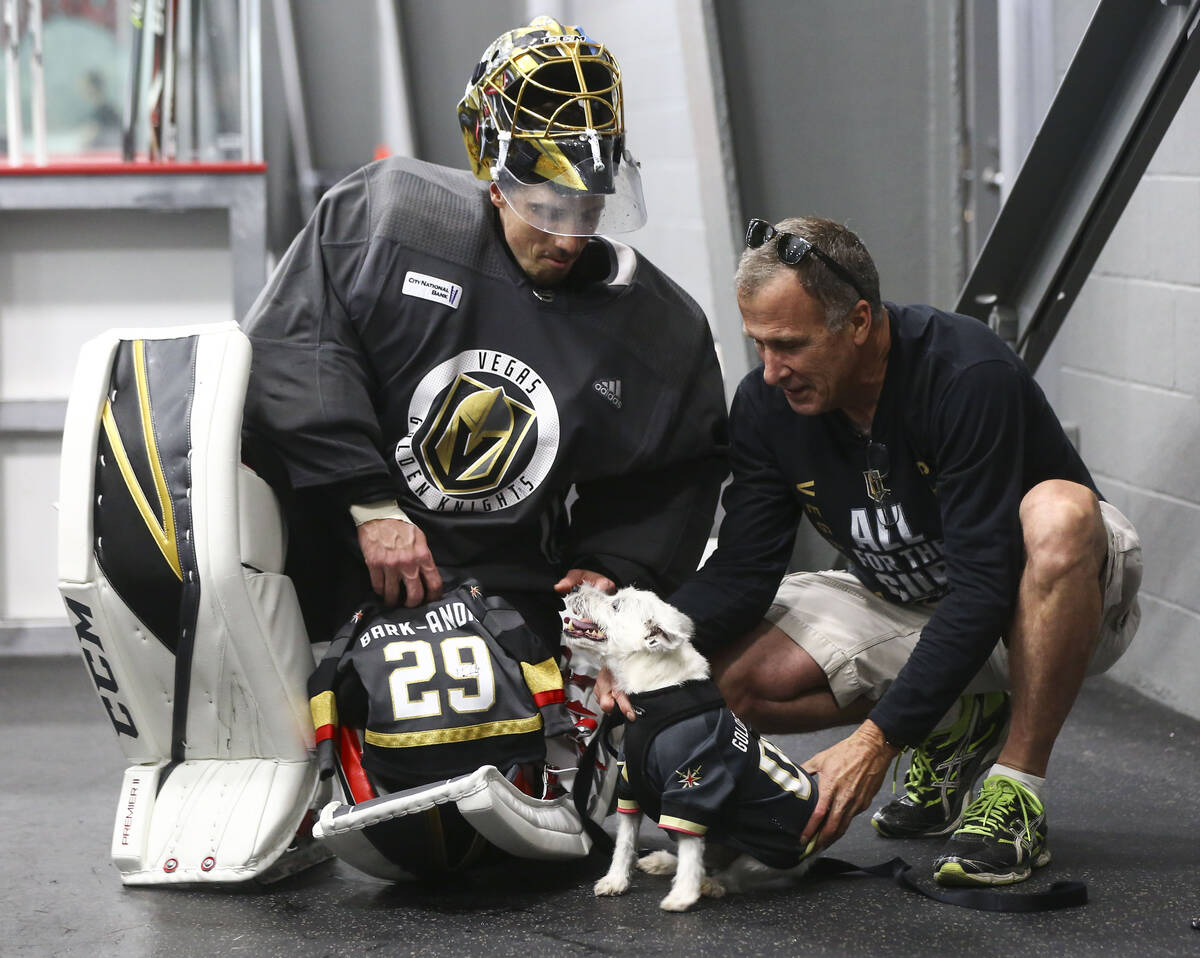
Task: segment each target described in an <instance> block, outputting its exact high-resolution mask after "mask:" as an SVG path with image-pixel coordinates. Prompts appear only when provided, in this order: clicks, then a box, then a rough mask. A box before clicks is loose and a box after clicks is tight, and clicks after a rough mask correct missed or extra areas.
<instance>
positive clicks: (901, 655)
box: [766, 502, 1142, 706]
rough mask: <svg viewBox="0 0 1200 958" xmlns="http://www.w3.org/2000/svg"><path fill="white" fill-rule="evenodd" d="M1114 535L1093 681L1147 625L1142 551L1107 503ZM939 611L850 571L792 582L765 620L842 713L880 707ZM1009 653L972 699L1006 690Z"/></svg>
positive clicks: (984, 676) (985, 671)
mask: <svg viewBox="0 0 1200 958" xmlns="http://www.w3.org/2000/svg"><path fill="white" fill-rule="evenodd" d="M1100 512H1101V515H1102V517H1103V519H1104V527H1105V529H1106V530H1107V531H1108V559H1107V562H1106V563H1105V568H1104V582H1103V585H1104V608H1103V613H1102V615H1103V619H1102V621H1101V626H1100V638H1099V640H1098V641H1097V643H1096V648H1095V650H1094V651H1093V653H1092V660H1091V662H1090V663H1089V665H1088V675H1098V674H1099V673H1101V672H1104V671H1107V670H1108V669H1109V668H1110V667H1111V666H1112V664H1113V663H1114V662H1116V661H1117V659H1119V658H1120V657H1121V656H1122V655H1123V654H1124V653H1125V650H1126V649H1127V648H1128V647H1129V643H1130V641H1131V640H1132V639H1133V634H1134V632H1136V631H1137V627H1138V622H1139V621H1140V620H1141V610H1140V609H1139V608H1138V601H1137V592H1138V587H1139V586H1140V585H1141V582H1142V545H1141V540H1139V539H1138V535H1137V531H1136V530H1135V529H1134V528H1133V525H1132V524H1131V523H1130V522H1129V520H1128V519H1126V518H1125V517H1124V516H1123V515H1122V514H1121V512H1120V510H1119V509H1117V508H1116V507H1115V506H1113V505H1112V504H1110V503H1108V502H1101V503H1100ZM935 608H936V606H934V605H899V604H897V603H894V602H888V601H887V600H885V599H881V598H879V596H877V595H875V594H874V593H873V592H871V591H870V590H869V589H868V588H867V587H866V586H864V585H863V584H862V583H861V582H859V580H858V579H856V578H855V577H854V576H853V575H851V574H850V573H849V572H798V573H796V574H794V575H789V576H786V577H785V578H784V580H783V582H781V583H780V586H779V591H778V592H777V593H776V594H775V599H774V601H773V602H772V604H771V608H770V610H769V611H768V612H767V615H766V619H767V621H768V622H771V623H773V624H775V625H776V626H778V627H779V628H780V630H782V631H783V632H784V633H785V634H786V635H788V636H789V637H790V638H791V639H792V641H793V642H795V643H796V644H797V645H798V646H800V648H802V649H804V651H805V652H807V653H808V654H809V655H811V656H812V657H813V659H814V660H815V661H816V663H817V664H818V665H819V666H820V667H821V668H822V669H824V670H825V674H826V675H827V676H828V677H829V687H830V689H832V691H833V696H834V698H835V699H836V700H837V703H838V705H839V706H845V705H849V704H850V703H851V702H853V701H854V700H855V699H857V698H860V697H861V696H864V695H865V696H867V697H868V698H870V699H873V700H878V699H879V698H881V697H882V696H883V694H884V692H886V691H887V689H888V686H890V685H891V684H892V681H893V680H894V679H895V678H896V676H897V675H898V674H899V672H900V669H902V668H903V667H904V663H905V662H907V661H908V657H909V655H910V654H911V653H912V650H913V648H914V646H916V644H917V639H919V638H920V637H921V630H922V629H923V628H925V623H927V622H928V621H929V619H930V616H932V615H933V612H934V609H935ZM1008 686H1009V678H1008V649H1007V648H1006V647H1005V645H1004V643H1003V642H997V643H996V648H995V649H994V650H993V651H992V654H991V656H990V657H989V658H988V660H987V663H986V664H985V665H984V667H983V668H982V669H980V671H979V673H978V674H977V675H976V676H975V678H974V679H973V680H972V681H971V683H970V684H969V685H968V686H967V688H966V689H965V690H964V691H965V692H969V693H975V692H995V691H1000V690H1002V689H1007V688H1008Z"/></svg>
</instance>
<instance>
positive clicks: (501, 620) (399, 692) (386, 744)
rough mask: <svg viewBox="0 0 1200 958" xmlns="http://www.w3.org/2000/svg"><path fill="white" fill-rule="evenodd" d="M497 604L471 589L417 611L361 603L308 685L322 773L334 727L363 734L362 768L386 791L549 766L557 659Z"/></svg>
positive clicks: (560, 719) (560, 717)
mask: <svg viewBox="0 0 1200 958" xmlns="http://www.w3.org/2000/svg"><path fill="white" fill-rule="evenodd" d="M538 647H539V642H538V639H537V638H536V636H534V635H533V633H532V632H530V631H529V629H528V628H527V627H526V625H525V623H524V621H523V620H522V619H521V617H520V616H519V615H518V614H517V613H516V612H515V611H514V610H513V609H512V608H511V607H510V606H508V605H507V604H506V603H505V602H504V601H503V600H501V599H498V598H496V597H486V598H485V596H484V594H483V591H482V589H480V587H479V586H478V584H476V583H474V582H467V583H465V584H464V585H462V586H460V587H459V588H457V589H454V590H453V591H451V592H449V593H448V594H447V595H446V596H445V597H444V598H442V599H441V600H439V601H437V602H431V603H428V604H426V605H422V606H418V607H417V608H414V609H406V608H403V607H399V608H392V609H383V610H381V609H380V608H379V606H378V605H377V604H370V605H366V606H364V608H363V610H362V611H361V612H359V613H356V614H355V615H354V617H353V618H352V619H351V621H350V622H349V623H347V624H346V626H345V627H344V628H343V629H342V630H341V632H339V633H338V636H337V638H336V639H335V640H334V641H333V643H332V644H331V645H330V647H329V651H328V652H327V653H326V655H325V657H324V659H322V661H321V663H320V665H318V667H317V669H316V671H315V672H314V673H313V674H312V677H311V678H310V679H309V688H308V691H309V696H310V703H309V704H310V707H311V710H312V718H313V726H314V727H315V728H316V738H317V749H318V756H319V759H320V764H321V774H322V776H327V775H328V774H330V773H331V772H332V770H333V755H334V748H335V736H336V732H337V727H338V726H339V724H345V725H347V726H349V727H353V728H361V729H363V730H364V745H363V766H364V767H365V768H366V769H367V771H368V772H370V773H371V774H372V775H373V776H374V777H375V779H376V780H377V781H379V782H380V783H381V784H383V785H384V786H385V787H387V788H388V789H389V790H391V791H396V790H399V789H402V788H408V787H411V786H414V785H421V784H425V783H427V782H432V781H437V780H439V779H442V778H452V777H454V776H456V775H465V774H467V773H469V772H473V771H475V769H477V768H480V767H481V766H483V765H495V766H496V767H497V768H499V769H501V770H507V769H508V768H510V767H511V766H512V765H514V764H516V763H520V762H540V761H542V760H543V759H544V758H545V737H546V736H553V735H558V734H561V733H563V732H566V731H568V730H569V729H571V728H572V727H573V726H572V722H571V718H570V716H569V714H568V713H567V710H566V707H565V705H564V703H563V698H564V696H563V683H562V674H561V673H560V672H559V669H558V666H557V664H556V663H555V661H554V659H546V660H544V661H530V660H531V658H533V655H531V652H532V650H535V649H537V648H538Z"/></svg>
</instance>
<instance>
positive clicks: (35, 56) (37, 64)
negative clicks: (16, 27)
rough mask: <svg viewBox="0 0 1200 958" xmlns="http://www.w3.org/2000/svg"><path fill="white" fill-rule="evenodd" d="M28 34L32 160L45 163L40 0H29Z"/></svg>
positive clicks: (44, 107)
mask: <svg viewBox="0 0 1200 958" xmlns="http://www.w3.org/2000/svg"><path fill="white" fill-rule="evenodd" d="M29 36H30V39H31V40H32V41H33V50H32V51H31V55H30V67H29V68H30V74H31V76H32V79H33V103H32V110H33V161H34V162H35V163H36V164H37V165H38V166H45V165H46V73H45V71H44V70H43V68H42V0H29Z"/></svg>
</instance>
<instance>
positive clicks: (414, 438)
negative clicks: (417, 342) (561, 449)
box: [395, 349, 559, 512]
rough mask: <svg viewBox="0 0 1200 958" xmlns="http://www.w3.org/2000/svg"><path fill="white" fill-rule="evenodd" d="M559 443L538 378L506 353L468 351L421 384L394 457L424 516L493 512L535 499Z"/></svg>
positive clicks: (552, 406) (548, 397) (552, 410)
mask: <svg viewBox="0 0 1200 958" xmlns="http://www.w3.org/2000/svg"><path fill="white" fill-rule="evenodd" d="M558 443H559V420H558V404H557V403H556V402H555V400H554V394H553V393H552V392H551V391H550V387H549V385H547V383H546V381H545V380H544V379H543V378H542V377H541V374H539V373H538V371H537V370H536V369H534V368H533V367H532V366H530V365H529V364H528V363H526V362H525V361H524V360H522V359H519V358H517V357H516V356H510V355H509V354H508V353H503V352H500V351H498V350H494V349H467V350H463V351H462V352H460V353H458V354H457V355H454V356H451V357H449V358H448V359H445V360H443V361H442V362H440V363H438V365H436V366H434V367H433V368H432V369H430V370H428V371H427V372H426V373H425V375H424V376H422V377H421V380H420V382H418V383H417V387H416V389H415V390H413V394H412V397H411V398H410V399H409V403H408V433H407V435H405V436H404V437H403V438H402V439H400V440H399V441H398V442H397V443H396V449H395V457H396V465H397V466H398V467H399V469H400V474H401V476H403V477H404V481H405V482H406V483H407V484H408V487H409V489H410V490H412V493H413V495H415V496H416V497H417V498H418V499H419V500H420V501H421V502H422V503H424V505H425V506H426V508H428V509H430V510H433V511H437V512H447V511H454V512H492V511H494V510H501V509H510V508H512V507H513V506H515V505H517V504H518V503H520V502H524V501H525V499H526V498H528V497H529V496H532V495H534V494H535V493H536V492H537V489H538V488H539V487H540V486H541V484H542V482H543V481H545V479H546V477H547V476H549V475H550V473H551V471H552V470H553V468H554V463H555V461H556V460H557V458H558Z"/></svg>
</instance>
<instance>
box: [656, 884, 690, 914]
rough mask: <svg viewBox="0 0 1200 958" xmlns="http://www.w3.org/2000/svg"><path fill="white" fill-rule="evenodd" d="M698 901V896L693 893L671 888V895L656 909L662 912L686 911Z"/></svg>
mask: <svg viewBox="0 0 1200 958" xmlns="http://www.w3.org/2000/svg"><path fill="white" fill-rule="evenodd" d="M699 900H700V896H699V895H697V894H696V893H694V892H684V891H681V890H680V889H678V888H672V889H671V894H669V895H668V896H667V897H666V898H664V899H663V900H662V901H660V902H659V903H658V907H659V908H661V909H662V910H663V911H687V910H688V909H689V908H691V907H692V905H694V904H696V902H698V901H699Z"/></svg>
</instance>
